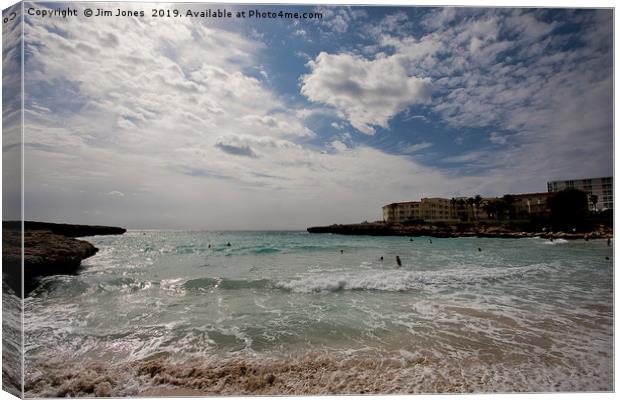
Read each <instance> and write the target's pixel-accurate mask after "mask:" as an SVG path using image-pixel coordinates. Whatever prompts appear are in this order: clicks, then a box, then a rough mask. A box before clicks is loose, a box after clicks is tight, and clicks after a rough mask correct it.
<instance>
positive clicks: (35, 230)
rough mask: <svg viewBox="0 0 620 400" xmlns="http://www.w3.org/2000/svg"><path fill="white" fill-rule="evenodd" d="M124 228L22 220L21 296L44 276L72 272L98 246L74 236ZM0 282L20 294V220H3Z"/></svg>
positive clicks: (103, 233) (105, 232) (116, 230)
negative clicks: (22, 274)
mask: <svg viewBox="0 0 620 400" xmlns="http://www.w3.org/2000/svg"><path fill="white" fill-rule="evenodd" d="M125 231H126V230H125V229H124V228H118V227H109V226H91V225H70V224H53V223H46V222H34V221H25V222H24V295H28V293H30V292H31V291H32V290H34V289H35V288H36V286H37V283H38V280H39V279H40V278H42V277H45V276H51V275H64V274H75V273H77V272H78V270H79V268H80V265H81V262H82V260H84V259H86V258H88V257H91V256H93V255H95V254H96V253H97V251H98V249H97V248H96V247H95V246H93V245H92V244H90V243H88V242H87V241H84V240H79V239H74V238H75V237H83V236H95V235H118V234H123V233H124V232H125ZM2 264H3V271H2V272H3V276H2V278H3V281H4V283H5V284H6V285H7V286H8V287H10V288H11V289H12V290H13V291H14V292H15V293H16V294H17V295H19V294H20V293H21V222H20V221H3V223H2Z"/></svg>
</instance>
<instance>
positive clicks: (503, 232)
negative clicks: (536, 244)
mask: <svg viewBox="0 0 620 400" xmlns="http://www.w3.org/2000/svg"><path fill="white" fill-rule="evenodd" d="M307 231H308V233H312V234H320V233H332V234H340V235H354V236H408V237H419V236H428V237H433V238H459V237H478V238H500V239H521V238H531V237H540V238H543V239H566V240H579V239H582V240H583V239H585V240H590V239H610V238H612V237H613V229H611V228H608V227H605V226H603V225H600V226H598V227H597V228H596V229H594V230H591V231H587V232H574V233H573V232H564V231H532V232H529V231H522V230H513V229H510V228H508V227H506V226H484V225H480V224H479V225H476V226H473V227H471V228H468V229H459V228H458V226H454V225H452V226H451V225H442V226H437V225H431V224H428V225H400V224H387V223H379V222H372V223H361V224H333V225H328V226H313V227H309V228H307Z"/></svg>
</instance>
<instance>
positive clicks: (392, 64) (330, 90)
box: [301, 52, 432, 135]
mask: <svg viewBox="0 0 620 400" xmlns="http://www.w3.org/2000/svg"><path fill="white" fill-rule="evenodd" d="M308 66H309V67H310V69H311V72H310V73H309V74H307V75H303V76H302V77H301V82H302V86H301V93H302V94H303V95H305V96H306V97H307V98H308V99H309V100H310V101H313V102H320V103H325V104H329V105H331V106H333V107H335V108H336V109H337V110H338V111H339V112H341V113H342V114H343V115H344V116H345V117H346V118H347V119H348V120H349V122H350V123H351V125H352V126H354V127H355V128H356V129H358V130H359V131H361V132H363V133H366V134H369V135H372V134H374V133H375V126H379V127H382V128H387V127H388V121H389V120H390V118H392V117H393V116H395V115H396V114H398V113H400V112H402V111H403V110H405V109H406V108H407V107H409V106H410V105H413V104H417V103H423V102H425V101H428V100H429V99H430V97H431V92H432V85H431V83H430V80H429V79H422V78H417V77H415V76H409V75H408V72H407V70H406V69H405V68H404V67H403V65H402V64H401V63H400V62H399V59H398V58H397V57H383V58H376V59H374V60H367V59H365V58H362V57H359V56H355V55H351V54H346V53H343V54H335V55H331V54H328V53H325V52H321V53H320V54H319V55H318V56H317V57H316V59H315V60H313V61H310V62H309V63H308Z"/></svg>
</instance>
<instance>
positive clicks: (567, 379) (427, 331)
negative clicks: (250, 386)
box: [25, 231, 613, 396]
mask: <svg viewBox="0 0 620 400" xmlns="http://www.w3.org/2000/svg"><path fill="white" fill-rule="evenodd" d="M86 239H87V240H89V241H90V242H92V243H93V244H94V245H95V246H97V247H98V248H99V249H100V251H99V253H98V254H97V255H96V256H94V257H92V258H90V259H87V260H85V261H84V262H83V269H82V271H81V272H80V274H79V275H76V276H56V277H50V278H46V279H44V280H43V282H42V284H41V286H40V287H39V289H38V290H37V291H35V292H34V293H33V294H32V296H31V297H29V298H28V299H27V300H26V303H25V312H26V317H25V334H26V339H25V340H26V374H27V391H28V393H29V394H31V395H37V396H40V395H43V396H45V395H55V394H57V393H58V392H57V391H55V390H56V389H57V387H58V386H59V385H60V384H59V383H58V382H56V383H54V382H52V381H53V380H50V378H45V377H44V375H45V376H48V375H50V374H52V375H53V373H55V372H58V373H59V374H60V373H61V372H63V373H65V372H66V371H65V368H66V366H67V365H68V363H70V365H72V366H74V368H77V369H78V373H76V374H75V375H76V377H79V368H80V367H79V366H80V365H89V363H93V362H97V363H103V364H102V365H104V366H105V369H106V371H107V372H106V373H107V374H110V375H111V376H112V375H114V374H116V375H114V376H117V375H118V374H125V375H122V376H123V378H122V379H117V378H115V380H113V381H114V382H112V384H111V387H112V391H111V392H110V393H111V394H115V395H128V394H136V393H138V392H139V391H140V390H143V389H144V388H145V387H151V386H152V387H158V385H160V386H161V382H159V383H158V382H154V381H153V380H149V379H147V378H150V377H147V378H145V377H140V376H138V375H139V374H136V373H132V372H131V368H133V366H134V365H135V364H132V363H134V362H137V361H140V360H145V359H151V358H153V357H156V356H157V357H163V359H164V360H165V363H167V365H183V363H189V362H191V360H195V359H197V358H201V359H203V360H211V361H214V360H218V362H220V361H222V360H239V359H243V360H255V361H256V362H259V363H260V362H262V363H263V364H264V363H265V362H266V360H271V361H273V362H276V361H278V360H279V361H280V362H281V361H282V360H288V361H287V362H292V363H295V362H296V363H300V362H302V360H307V359H308V357H315V356H313V355H317V354H320V355H321V356H323V357H328V358H329V359H330V360H332V361H334V360H335V361H334V362H337V363H343V362H347V360H348V361H351V360H356V362H355V365H356V368H357V369H356V371H357V372H355V374H357V375H355V376H352V377H351V378H350V379H352V381H354V380H355V378H356V377H359V379H362V377H363V378H364V379H365V381H364V382H367V383H365V385H369V386H372V385H373V382H372V379H373V378H372V376H369V374H368V371H364V368H365V367H363V366H362V365H365V364H364V363H363V362H360V360H364V359H366V360H373V362H377V360H379V361H381V360H385V363H388V362H389V363H392V364H394V365H396V367H394V368H393V370H392V369H390V371H391V372H389V373H390V374H391V375H390V377H392V378H394V379H392V381H390V380H389V379H390V378H389V377H388V378H387V380H386V376H385V373H383V372H382V374H379V375H377V379H381V382H375V383H376V386H373V387H376V388H377V390H375V392H377V391H378V392H392V391H395V392H400V391H402V392H437V391H478V392H484V391H554V390H612V388H613V387H612V382H613V378H612V360H613V352H612V351H613V336H612V335H613V262H612V260H611V258H612V248H611V247H608V246H607V244H606V242H605V241H595V240H592V241H589V242H585V241H571V242H567V241H563V240H556V241H554V242H549V241H547V240H544V239H539V238H528V239H514V240H513V239H483V238H455V239H437V238H433V239H429V238H424V237H418V238H414V239H413V241H410V239H409V238H406V237H363V236H340V235H329V234H324V235H310V234H307V233H305V232H183V231H129V232H127V233H126V234H125V235H122V236H100V237H90V238H86ZM228 243H230V244H231V245H230V246H227V244H228ZM479 248H480V250H481V251H479V250H478V249H479ZM397 255H398V256H399V257H400V258H401V260H402V267H398V265H397V263H396V256H397ZM381 257H383V260H381ZM606 257H608V258H609V259H606ZM274 360H275V361H274ZM271 361H270V362H271ZM263 364H261V365H263ZM59 365H64V367H62V368H60V367H59ZM339 365H344V364H339ZM373 365H374V364H373ZM372 368H374V367H373V366H369V367H367V370H372ZM115 369H116V370H115ZM384 370H385V368H383V369H382V371H384ZM416 374H417V375H416ZM371 375H372V374H371ZM418 375H419V376H426V377H427V378H426V379H419V380H415V379H412V378H411V377H412V376H418ZM59 376H60V375H59ZM74 378H75V377H73V378H71V379H74ZM396 378H398V379H396ZM405 378H407V379H405ZM76 379H77V378H76ZM404 381H407V382H412V383H411V384H410V386H407V384H405V386H403V382H404ZM390 382H396V383H398V386H393V387H392V386H390V384H391V383H390ZM416 382H417V383H416ZM396 383H394V385H396ZM166 384H167V385H168V386H169V385H170V383H169V382H167V383H166ZM179 384H181V385H184V386H185V387H191V386H192V382H190V381H187V382H181V383H179ZM290 384H291V385H292V387H294V385H296V384H297V383H296V382H290ZM360 385H361V384H360ZM326 387H327V386H326ZM331 388H332V389H329V388H327V389H326V391H325V392H327V393H329V392H330V391H334V390H337V386H331ZM334 388H336V389H334ZM201 389H204V385H203V386H201ZM392 389H393V390H392ZM347 390H348V389H347V387H344V389H343V391H344V392H347ZM371 391H372V390H371ZM224 392H225V391H224ZM233 392H234V390H233ZM293 392H294V391H293ZM301 392H303V391H301ZM301 392H300V393H301ZM310 392H313V391H312V390H310ZM315 392H317V393H320V392H321V391H320V390H317V391H315ZM294 393H297V392H294Z"/></svg>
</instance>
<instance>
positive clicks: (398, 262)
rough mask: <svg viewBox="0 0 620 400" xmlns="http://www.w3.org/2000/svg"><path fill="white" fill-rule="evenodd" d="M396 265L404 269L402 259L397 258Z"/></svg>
mask: <svg viewBox="0 0 620 400" xmlns="http://www.w3.org/2000/svg"><path fill="white" fill-rule="evenodd" d="M396 264H398V266H399V267H402V265H403V263H402V262H400V257H399V256H396Z"/></svg>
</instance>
